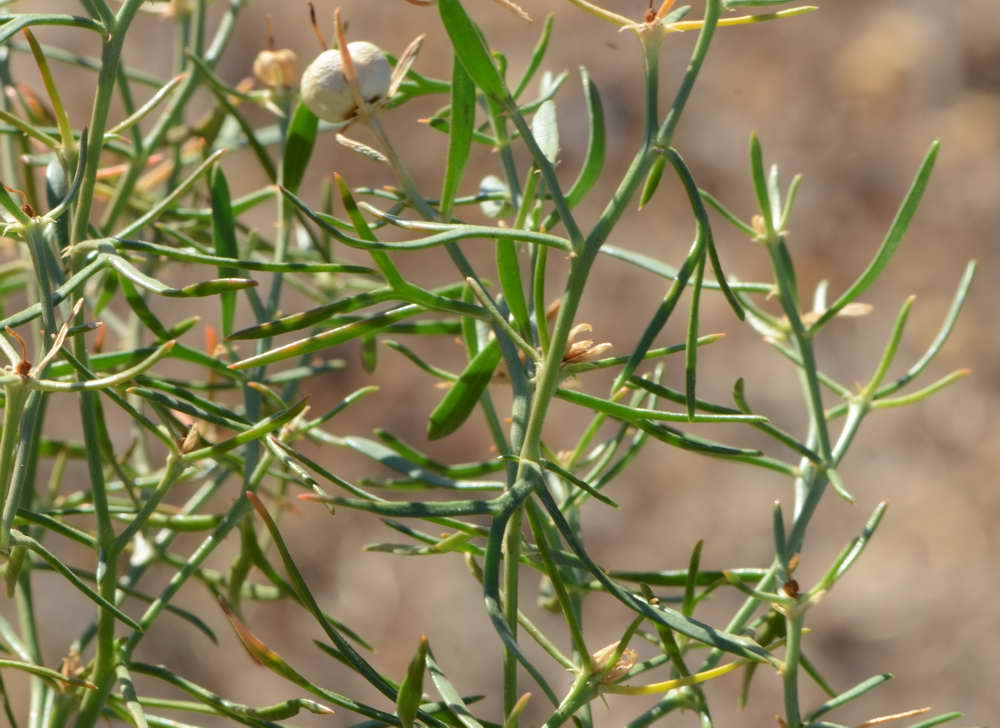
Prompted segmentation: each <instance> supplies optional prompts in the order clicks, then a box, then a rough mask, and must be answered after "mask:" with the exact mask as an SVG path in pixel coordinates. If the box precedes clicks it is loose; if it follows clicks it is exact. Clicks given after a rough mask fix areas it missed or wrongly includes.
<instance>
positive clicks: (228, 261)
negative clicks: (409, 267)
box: [113, 238, 375, 275]
mask: <svg viewBox="0 0 1000 728" xmlns="http://www.w3.org/2000/svg"><path fill="white" fill-rule="evenodd" d="M113 240H114V243H115V246H116V247H117V248H119V249H121V250H131V251H135V252H138V253H146V254H148V255H158V256H162V257H164V258H169V259H171V260H179V261H183V262H186V263H204V264H206V265H217V266H227V267H229V268H242V269H244V270H260V271H270V272H272V273H353V274H356V275H372V274H374V273H375V271H374V270H372V269H371V268H368V267H367V266H363V265H348V264H345V263H304V262H298V261H285V262H279V263H275V262H273V261H266V260H247V259H246V258H240V259H237V258H224V257H220V256H217V255H209V254H207V253H200V252H197V251H195V250H193V249H191V248H185V249H179V248H172V247H170V246H168V245H158V244H156V243H149V242H145V241H143V240H124V239H121V238H114V239H113Z"/></svg>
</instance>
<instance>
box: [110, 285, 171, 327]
mask: <svg viewBox="0 0 1000 728" xmlns="http://www.w3.org/2000/svg"><path fill="white" fill-rule="evenodd" d="M118 279H119V280H120V281H121V288H122V294H123V295H124V297H125V301H126V302H127V303H128V305H129V308H131V309H132V313H134V314H135V315H136V317H137V318H138V319H139V320H140V321H141V322H142V323H143V325H145V327H146V328H147V329H149V331H150V332H152V333H153V334H154V335H155V336H156V338H157V339H159V340H160V341H167V340H168V339H173V338H176V337H173V336H171V335H170V332H169V331H167V327H166V326H164V325H163V324H162V323H161V322H160V319H158V318H157V317H156V314H154V313H153V312H152V311H151V310H150V308H149V306H147V305H146V301H145V300H144V299H143V297H142V294H140V293H139V291H137V290H136V288H135V285H133V283H132V281H131V280H129V279H128V278H127V277H126V276H124V275H121V274H119V276H118Z"/></svg>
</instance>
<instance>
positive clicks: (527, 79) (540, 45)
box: [513, 13, 555, 99]
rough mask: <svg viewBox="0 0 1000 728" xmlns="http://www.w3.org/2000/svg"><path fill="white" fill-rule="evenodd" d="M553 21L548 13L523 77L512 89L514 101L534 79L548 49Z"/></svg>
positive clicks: (553, 15)
mask: <svg viewBox="0 0 1000 728" xmlns="http://www.w3.org/2000/svg"><path fill="white" fill-rule="evenodd" d="M554 20H555V14H554V13H549V14H548V15H546V16H545V23H544V24H543V25H542V32H541V35H539V36H538V42H537V43H536V44H535V48H534V50H533V51H532V52H531V58H530V59H529V60H528V67H527V68H525V69H524V75H522V76H521V80H520V81H518V82H517V88H515V89H514V93H513V96H514V99H518V98H520V97H521V94H523V93H524V91H525V89H527V88H528V84H529V83H531V79H533V78H534V77H535V73H537V72H538V68H539V66H541V65H542V60H543V59H544V58H545V52H546V51H547V50H548V48H549V41H550V40H551V39H552V24H553V21H554Z"/></svg>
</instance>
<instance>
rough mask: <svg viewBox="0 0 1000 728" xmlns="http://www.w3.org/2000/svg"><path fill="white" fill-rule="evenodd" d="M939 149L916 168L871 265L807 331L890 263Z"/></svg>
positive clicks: (817, 326) (937, 144) (932, 150)
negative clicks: (908, 187) (911, 181)
mask: <svg viewBox="0 0 1000 728" xmlns="http://www.w3.org/2000/svg"><path fill="white" fill-rule="evenodd" d="M940 148H941V144H940V142H934V143H933V144H931V148H930V150H929V151H928V152H927V155H926V156H925V157H924V161H923V162H922V163H921V164H920V169H919V170H918V171H917V176H916V177H915V178H914V180H913V184H912V185H911V186H910V190H909V192H907V193H906V197H905V198H904V199H903V203H902V204H901V205H900V206H899V210H898V211H897V212H896V217H895V219H894V220H893V221H892V225H891V226H890V228H889V232H888V234H887V235H886V236H885V239H884V240H883V241H882V245H881V246H879V249H878V251H877V252H876V253H875V257H874V258H873V259H872V261H871V263H869V264H868V267H867V268H865V270H864V272H863V273H862V274H861V275H860V276H858V279H857V280H856V281H855V282H854V283H852V284H851V287H850V288H848V289H847V290H846V291H844V293H843V294H841V296H840V298H838V299H837V300H836V302H835V303H834V304H833V305H832V306H830V308H828V309H827V310H826V311H824V312H823V315H822V316H820V317H819V318H818V319H817V320H816V322H815V323H814V324H813V325H812V326H811V327H810V328H809V330H810V331H817V330H819V329H820V328H821V327H822V326H823V325H824V324H825V323H826V322H827V321H829V320H830V319H832V318H833V317H834V316H836V315H837V313H838V312H840V310H841V309H843V308H844V306H846V305H847V304H849V303H850V302H851V301H853V300H855V299H856V298H857V297H858V296H860V295H861V294H862V293H864V292H865V291H866V290H868V288H869V286H871V284H872V283H874V282H875V280H876V279H877V278H878V277H879V276H880V275H881V274H882V271H883V270H884V269H885V267H886V266H887V265H888V264H889V261H890V260H892V256H893V255H894V254H895V253H896V250H897V248H899V244H900V243H901V242H902V241H903V236H904V235H905V234H906V230H907V228H909V226H910V221H911V220H912V219H913V215H914V214H915V213H916V211H917V207H919V206H920V200H921V198H923V196H924V190H926V189H927V183H928V181H929V180H930V176H931V172H932V171H933V170H934V162H935V161H936V160H937V156H938V151H939V150H940Z"/></svg>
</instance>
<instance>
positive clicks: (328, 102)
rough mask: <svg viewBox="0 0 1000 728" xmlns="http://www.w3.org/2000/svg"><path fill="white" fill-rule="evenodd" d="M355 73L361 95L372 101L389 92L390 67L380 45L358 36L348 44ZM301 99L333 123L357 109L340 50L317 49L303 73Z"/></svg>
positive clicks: (349, 115)
mask: <svg viewBox="0 0 1000 728" xmlns="http://www.w3.org/2000/svg"><path fill="white" fill-rule="evenodd" d="M347 51H348V53H350V55H351V61H352V62H353V63H354V69H355V72H356V73H357V77H358V89H359V90H360V92H361V96H362V98H363V99H364V100H365V101H367V102H368V103H373V102H375V101H378V100H379V99H381V98H385V97H386V96H387V95H388V93H389V85H390V83H391V78H392V69H391V68H390V66H389V61H388V59H387V58H386V57H385V53H383V52H382V49H381V48H379V47H378V46H377V45H375V44H373V43H368V42H367V41H363V40H358V41H353V42H351V43H348V44H347ZM301 90H302V100H303V101H304V102H305V104H306V106H308V107H309V108H310V109H311V110H312V112H313V113H314V114H316V116H318V117H319V118H320V119H323V120H324V121H329V122H332V123H334V124H337V123H340V122H344V121H348V120H349V119H351V118H352V117H353V116H354V115H355V114H356V113H357V103H356V102H355V99H354V94H353V93H352V92H351V87H350V84H349V83H348V79H347V74H346V72H345V70H344V62H343V59H342V57H341V53H340V51H339V50H329V51H323V52H322V53H320V54H319V55H318V56H317V57H316V60H314V61H313V62H312V63H310V64H309V67H308V68H306V70H305V73H303V74H302V82H301Z"/></svg>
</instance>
